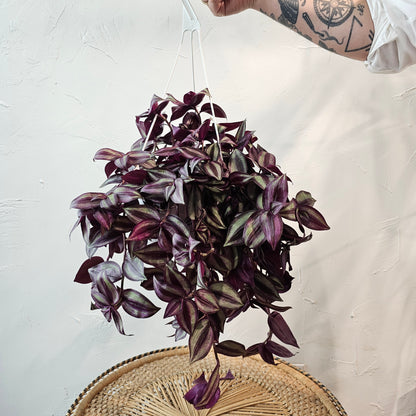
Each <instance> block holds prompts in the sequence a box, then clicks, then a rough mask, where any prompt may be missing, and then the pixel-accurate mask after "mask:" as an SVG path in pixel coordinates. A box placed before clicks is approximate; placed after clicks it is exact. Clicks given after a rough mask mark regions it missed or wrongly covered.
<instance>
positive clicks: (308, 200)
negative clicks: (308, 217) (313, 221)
mask: <svg viewBox="0 0 416 416" xmlns="http://www.w3.org/2000/svg"><path fill="white" fill-rule="evenodd" d="M295 199H296V201H297V202H298V204H300V205H308V206H310V207H313V205H314V204H315V202H316V199H314V198H313V197H312V195H311V194H310V192H306V191H299V192H298V193H297V194H296V198H295Z"/></svg>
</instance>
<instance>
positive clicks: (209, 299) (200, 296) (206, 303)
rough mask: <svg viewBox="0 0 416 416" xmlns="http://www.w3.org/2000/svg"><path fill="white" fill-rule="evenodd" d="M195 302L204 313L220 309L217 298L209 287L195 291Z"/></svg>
mask: <svg viewBox="0 0 416 416" xmlns="http://www.w3.org/2000/svg"><path fill="white" fill-rule="evenodd" d="M195 303H196V305H197V306H198V309H199V310H200V311H201V312H202V313H204V314H207V315H209V314H211V313H215V312H217V311H218V310H219V308H220V307H219V305H218V301H217V298H216V297H215V295H214V293H212V292H211V291H209V290H207V289H199V290H197V291H196V292H195Z"/></svg>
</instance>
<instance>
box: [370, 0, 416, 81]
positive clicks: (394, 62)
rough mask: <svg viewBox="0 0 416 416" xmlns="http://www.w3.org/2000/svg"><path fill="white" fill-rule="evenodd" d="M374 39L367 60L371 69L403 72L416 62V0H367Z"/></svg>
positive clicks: (374, 70)
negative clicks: (372, 23)
mask: <svg viewBox="0 0 416 416" xmlns="http://www.w3.org/2000/svg"><path fill="white" fill-rule="evenodd" d="M367 3H368V7H369V8H370V12H371V16H372V18H373V22H374V30H375V33H374V39H373V43H372V45H371V49H370V52H369V54H368V58H367V61H366V62H365V64H366V66H367V69H368V70H369V71H371V72H383V73H392V72H399V71H402V70H403V69H404V68H406V67H408V66H409V65H413V64H415V63H416V0H367Z"/></svg>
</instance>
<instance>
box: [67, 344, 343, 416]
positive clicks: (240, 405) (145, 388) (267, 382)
mask: <svg viewBox="0 0 416 416" xmlns="http://www.w3.org/2000/svg"><path fill="white" fill-rule="evenodd" d="M276 363H277V365H276V366H272V365H270V364H266V363H264V362H263V361H262V360H260V359H258V358H257V357H247V358H244V359H243V358H241V357H236V358H233V357H225V356H221V369H222V371H223V375H224V374H225V372H226V371H228V369H231V371H232V373H233V375H234V376H235V379H234V380H232V381H224V382H222V384H221V392H222V393H221V398H220V400H219V401H218V403H217V404H216V405H215V406H214V407H213V408H212V409H208V410H203V411H195V409H194V408H193V407H192V406H191V405H189V404H188V403H187V402H186V401H185V400H184V399H183V395H184V393H185V392H186V391H187V390H188V389H189V387H190V386H191V384H192V381H193V380H194V379H195V378H196V377H199V376H200V375H201V373H202V372H203V371H205V372H209V371H210V370H211V369H213V368H214V366H215V358H214V356H213V354H209V355H208V357H206V358H205V359H203V360H201V361H198V362H196V363H194V364H192V365H189V354H188V349H187V348H186V347H185V348H184V347H179V348H171V349H166V350H159V351H154V352H151V353H148V354H143V355H140V356H137V357H133V358H131V359H129V360H126V361H124V362H122V363H120V364H117V365H116V366H114V367H112V368H110V369H109V370H107V371H106V372H105V373H103V374H102V375H100V376H99V377H97V378H96V379H95V380H94V381H93V382H92V383H90V384H89V386H88V387H86V388H85V390H84V391H83V392H82V393H81V394H80V395H79V397H78V398H77V399H76V400H75V402H74V404H73V405H72V406H71V408H70V409H69V410H68V412H67V416H138V415H140V416H145V415H146V416H159V415H160V416H181V415H185V416H197V415H198V416H220V415H230V416H248V415H256V416H269V415H270V416H271V415H275V416H339V415H341V416H346V412H345V410H344V409H343V408H342V406H341V404H340V403H339V402H338V400H337V399H336V398H335V397H334V396H333V395H332V394H331V392H329V390H328V389H326V388H325V387H324V386H323V385H322V384H321V383H319V382H318V381H317V380H315V379H314V378H313V377H311V376H310V375H308V374H307V373H304V372H302V371H300V370H299V369H297V368H295V367H293V366H292V365H290V364H288V363H286V362H284V361H282V360H277V361H276Z"/></svg>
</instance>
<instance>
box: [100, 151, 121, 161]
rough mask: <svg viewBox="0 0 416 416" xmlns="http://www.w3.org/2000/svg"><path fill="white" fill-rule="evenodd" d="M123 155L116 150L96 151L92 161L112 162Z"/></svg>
mask: <svg viewBox="0 0 416 416" xmlns="http://www.w3.org/2000/svg"><path fill="white" fill-rule="evenodd" d="M123 155H124V153H122V152H119V151H118V150H113V149H108V148H104V149H100V150H98V152H97V153H96V154H95V156H94V160H109V161H114V160H116V159H118V158H120V157H122V156H123Z"/></svg>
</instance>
